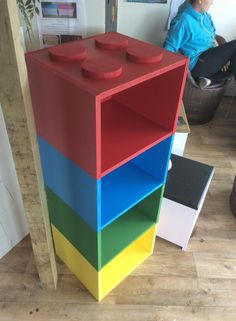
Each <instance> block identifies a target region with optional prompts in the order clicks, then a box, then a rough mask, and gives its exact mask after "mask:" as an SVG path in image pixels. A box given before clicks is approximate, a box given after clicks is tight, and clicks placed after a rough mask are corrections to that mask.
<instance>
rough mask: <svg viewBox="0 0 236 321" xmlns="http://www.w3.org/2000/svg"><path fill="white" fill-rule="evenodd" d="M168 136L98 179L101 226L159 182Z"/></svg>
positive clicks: (165, 165) (164, 167) (162, 176)
mask: <svg viewBox="0 0 236 321" xmlns="http://www.w3.org/2000/svg"><path fill="white" fill-rule="evenodd" d="M171 142H172V137H169V138H167V139H165V140H164V141H162V142H161V143H160V144H158V145H156V146H154V147H152V148H150V149H148V150H147V151H145V152H144V153H142V154H141V155H139V156H137V157H135V158H134V159H132V160H131V161H129V162H128V163H127V164H125V165H123V166H121V167H119V168H118V169H116V170H115V171H113V172H112V173H110V174H108V175H106V176H105V177H103V178H102V180H101V229H103V228H104V227H106V226H107V225H108V224H110V223H111V222H112V221H113V220H115V219H116V218H118V217H119V216H121V215H122V214H123V213H124V212H126V211H127V210H129V209H130V208H131V207H133V206H134V205H135V204H137V203H138V202H140V201H141V200H142V199H144V198H145V197H147V196H148V195H149V194H151V193H152V192H153V191H155V190H157V189H158V188H159V187H160V186H162V185H163V183H164V181H165V177H166V171H167V163H168V159H169V156H170V149H171Z"/></svg>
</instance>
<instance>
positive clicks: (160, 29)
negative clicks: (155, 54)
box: [117, 0, 170, 45]
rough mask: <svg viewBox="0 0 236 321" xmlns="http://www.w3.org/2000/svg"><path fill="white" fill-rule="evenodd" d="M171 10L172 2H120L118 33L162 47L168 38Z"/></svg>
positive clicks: (123, 0) (124, 0)
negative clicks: (167, 23)
mask: <svg viewBox="0 0 236 321" xmlns="http://www.w3.org/2000/svg"><path fill="white" fill-rule="evenodd" d="M169 8H170V0H168V3H167V4H161V3H147V4H146V3H132V2H126V0H119V1H118V23H117V31H118V32H120V33H123V34H125V35H128V36H131V37H134V38H138V39H141V40H146V41H149V42H151V43H154V44H159V45H161V44H162V42H163V40H164V39H165V36H166V30H165V28H166V22H167V17H168V13H169Z"/></svg>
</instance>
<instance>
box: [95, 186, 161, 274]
mask: <svg viewBox="0 0 236 321" xmlns="http://www.w3.org/2000/svg"><path fill="white" fill-rule="evenodd" d="M162 194H163V188H160V189H159V190H157V191H155V192H154V193H152V194H151V195H149V196H148V197H146V198H145V199H144V200H142V201H141V202H140V203H138V204H137V205H136V206H134V207H133V208H132V209H130V210H129V211H128V212H126V213H125V214H124V215H122V216H121V217H120V218H118V219H117V220H115V221H114V222H113V223H111V224H110V225H108V226H107V227H106V228H105V229H103V230H102V231H101V233H100V235H99V236H100V242H99V245H100V249H99V251H98V252H99V253H101V268H102V267H104V266H105V265H106V264H107V263H109V262H110V261H111V260H112V259H113V258H114V257H116V255H119V253H120V252H122V251H123V250H124V249H125V248H126V247H127V246H129V244H131V243H132V242H134V241H135V240H136V239H137V238H138V237H140V236H141V235H142V234H143V233H145V231H147V230H148V229H149V228H151V227H152V226H153V225H155V224H156V222H157V217H158V213H159V208H160V203H161V199H162Z"/></svg>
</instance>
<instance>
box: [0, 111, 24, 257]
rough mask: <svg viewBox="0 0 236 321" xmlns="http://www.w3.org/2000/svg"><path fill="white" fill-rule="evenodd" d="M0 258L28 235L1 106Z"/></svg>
mask: <svg viewBox="0 0 236 321" xmlns="http://www.w3.org/2000/svg"><path fill="white" fill-rule="evenodd" d="M0 146H1V147H0V258H1V257H2V256H4V255H5V254H6V253H7V252H8V251H10V250H11V249H12V248H13V247H14V246H15V245H16V244H17V243H18V242H20V241H21V240H22V239H23V238H24V237H25V236H26V235H27V234H28V225H27V222H26V218H25V215H24V207H23V201H22V196H21V193H20V187H19V183H18V179H17V175H16V170H15V164H14V161H13V156H12V152H11V147H10V143H9V140H8V135H7V130H6V127H5V122H4V118H3V113H2V108H1V105H0Z"/></svg>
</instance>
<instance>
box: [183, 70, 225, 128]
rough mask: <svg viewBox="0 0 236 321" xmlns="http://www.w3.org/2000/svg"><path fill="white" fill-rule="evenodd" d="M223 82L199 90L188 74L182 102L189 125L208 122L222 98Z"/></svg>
mask: <svg viewBox="0 0 236 321" xmlns="http://www.w3.org/2000/svg"><path fill="white" fill-rule="evenodd" d="M224 92H225V82H221V83H219V84H215V85H211V86H209V87H207V88H205V89H200V88H199V87H198V86H197V84H196V83H195V81H194V79H193V78H192V76H191V75H190V73H188V76H187V80H186V85H185V90H184V95H183V102H184V107H185V111H186V114H187V118H188V122H189V124H190V125H200V124H204V123H207V122H209V121H210V120H211V119H212V118H213V117H214V115H215V112H216V110H217V108H218V106H219V104H220V102H221V100H222V98H223V96H224Z"/></svg>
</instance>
